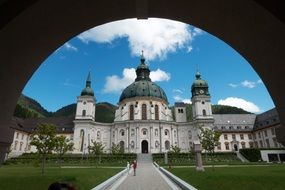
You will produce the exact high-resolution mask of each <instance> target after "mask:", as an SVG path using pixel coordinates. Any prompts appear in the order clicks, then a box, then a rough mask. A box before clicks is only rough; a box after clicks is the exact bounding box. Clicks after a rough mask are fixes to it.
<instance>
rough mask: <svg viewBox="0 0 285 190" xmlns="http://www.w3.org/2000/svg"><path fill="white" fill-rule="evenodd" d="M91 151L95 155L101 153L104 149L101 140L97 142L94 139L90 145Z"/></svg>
mask: <svg viewBox="0 0 285 190" xmlns="http://www.w3.org/2000/svg"><path fill="white" fill-rule="evenodd" d="M88 148H89V151H90V152H91V153H92V154H94V155H101V154H102V153H103V150H104V146H103V144H102V143H101V142H96V141H93V140H92V145H90V146H89V147H88Z"/></svg>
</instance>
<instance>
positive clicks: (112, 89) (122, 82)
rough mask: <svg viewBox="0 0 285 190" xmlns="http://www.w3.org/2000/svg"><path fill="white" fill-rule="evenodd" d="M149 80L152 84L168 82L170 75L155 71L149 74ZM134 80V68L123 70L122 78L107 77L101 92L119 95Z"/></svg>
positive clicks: (158, 70) (115, 76)
mask: <svg viewBox="0 0 285 190" xmlns="http://www.w3.org/2000/svg"><path fill="white" fill-rule="evenodd" d="M150 78H151V80H152V81H153V82H161V81H168V80H170V73H167V72H165V71H163V70H160V69H157V70H156V71H151V72H150ZM135 79H136V70H135V69H134V68H125V69H124V70H123V76H122V77H119V76H117V75H112V76H107V77H106V83H105V85H104V89H103V92H105V93H119V92H121V91H122V90H123V89H124V88H126V87H127V86H128V85H130V84H131V83H132V82H134V80H135Z"/></svg>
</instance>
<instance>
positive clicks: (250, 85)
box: [241, 80, 256, 88]
mask: <svg viewBox="0 0 285 190" xmlns="http://www.w3.org/2000/svg"><path fill="white" fill-rule="evenodd" d="M241 85H242V86H243V87H246V88H254V87H255V86H256V84H255V82H253V81H248V80H245V81H243V82H241Z"/></svg>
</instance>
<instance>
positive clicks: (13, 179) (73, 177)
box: [0, 166, 123, 190]
mask: <svg viewBox="0 0 285 190" xmlns="http://www.w3.org/2000/svg"><path fill="white" fill-rule="evenodd" d="M122 169H123V168H85V169H79V168H72V169H69V168H66V169H64V168H56V167H54V168H52V167H47V168H46V170H45V174H44V175H41V170H40V168H38V167H21V166H1V167H0V189H3V190H4V189H7V190H8V189H9V190H23V189H28V190H39V189H40V190H47V189H48V186H49V185H50V184H51V183H53V182H56V181H58V182H66V183H72V184H73V185H74V186H75V187H76V189H77V190H89V189H91V188H93V187H95V186H96V185H98V184H100V183H101V182H103V181H105V180H106V179H108V178H109V177H111V176H113V175H115V174H116V173H118V172H119V171H121V170H122Z"/></svg>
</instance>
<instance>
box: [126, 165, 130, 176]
mask: <svg viewBox="0 0 285 190" xmlns="http://www.w3.org/2000/svg"><path fill="white" fill-rule="evenodd" d="M127 171H128V174H129V172H130V162H127Z"/></svg>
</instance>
